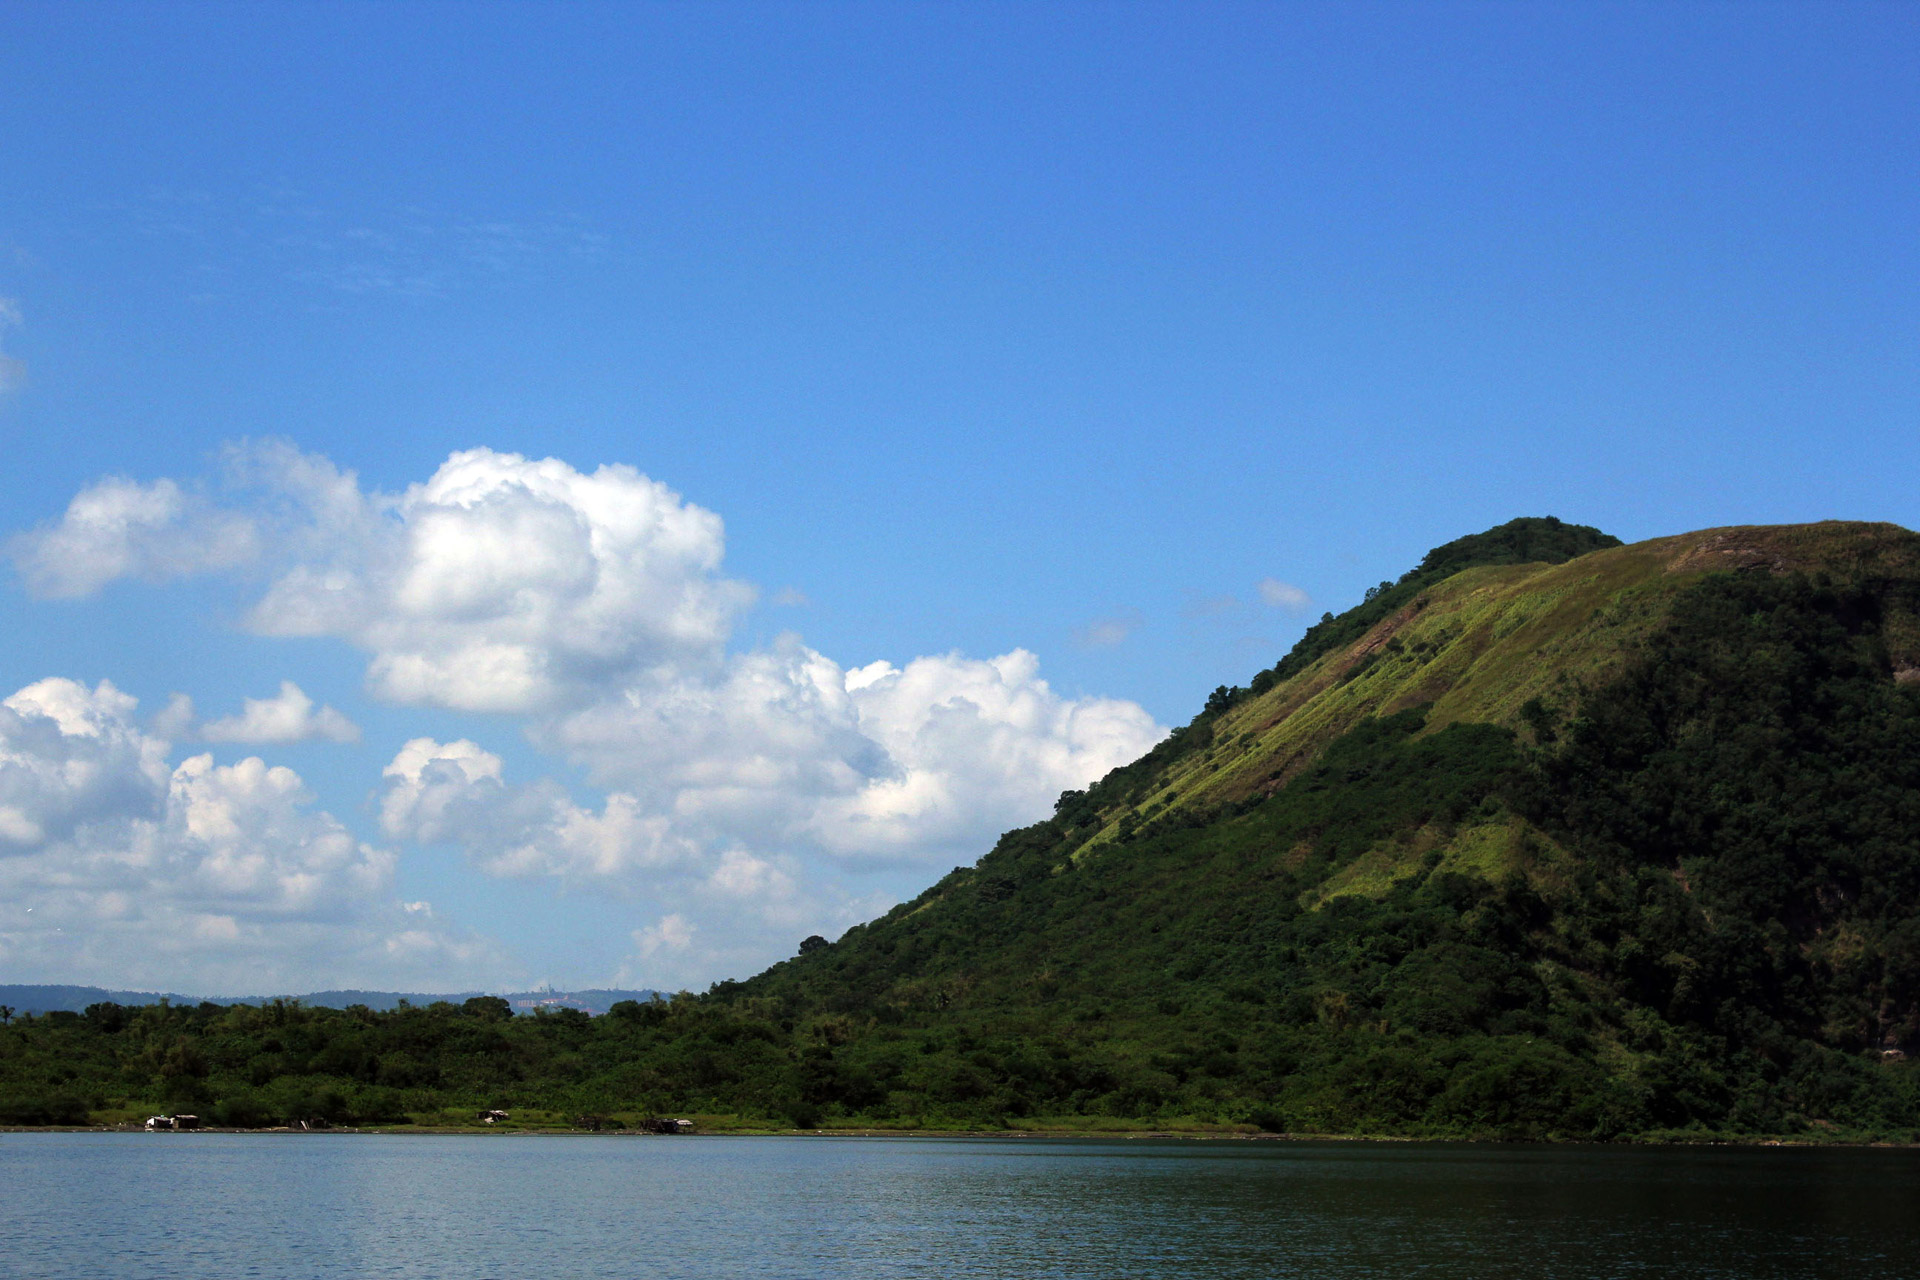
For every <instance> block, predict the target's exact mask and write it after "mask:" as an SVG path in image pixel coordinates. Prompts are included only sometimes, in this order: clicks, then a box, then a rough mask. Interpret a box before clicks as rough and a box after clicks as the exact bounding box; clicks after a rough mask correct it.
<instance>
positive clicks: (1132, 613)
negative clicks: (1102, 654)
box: [1073, 609, 1146, 649]
mask: <svg viewBox="0 0 1920 1280" xmlns="http://www.w3.org/2000/svg"><path fill="white" fill-rule="evenodd" d="M1145 622H1146V619H1145V618H1143V617H1141V616H1140V611H1139V610H1138V609H1125V610H1122V611H1121V612H1119V613H1116V614H1112V615H1110V616H1108V617H1105V618H1095V619H1094V620H1093V621H1092V622H1089V623H1088V624H1087V625H1086V626H1084V627H1081V628H1079V629H1078V630H1076V631H1075V632H1074V633H1073V641H1074V643H1075V644H1077V645H1079V646H1080V647H1081V648H1082V649H1111V648H1113V647H1114V646H1115V645H1119V644H1124V643H1125V642H1126V640H1127V638H1128V637H1129V636H1131V635H1132V634H1133V633H1134V632H1136V631H1138V630H1139V629H1140V628H1141V627H1142V626H1143V625H1144V624H1145Z"/></svg>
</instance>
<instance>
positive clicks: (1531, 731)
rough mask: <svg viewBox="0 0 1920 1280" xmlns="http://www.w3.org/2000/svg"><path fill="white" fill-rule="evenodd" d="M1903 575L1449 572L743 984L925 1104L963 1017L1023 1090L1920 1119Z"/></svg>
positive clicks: (1708, 535)
mask: <svg viewBox="0 0 1920 1280" xmlns="http://www.w3.org/2000/svg"><path fill="white" fill-rule="evenodd" d="M1495 532H1496V533H1498V532H1499V531H1495ZM1596 541H1597V539H1596ZM1916 588H1920V537H1916V536H1915V535H1913V534H1911V533H1909V532H1907V531H1905V530H1902V529H1898V528H1896V527H1893V526H1885V525H1859V524H1826V525H1814V526H1801V527H1791V528H1763V529H1725V530H1712V531H1707V532H1705V533H1700V534H1692V535H1686V536H1684V537H1679V538H1666V539H1659V540H1655V541H1652V542H1646V543H1641V544H1637V545H1635V546H1631V547H1620V546H1615V547H1601V548H1600V549H1597V550H1593V551H1590V552H1588V553H1586V554H1584V555H1579V556H1577V557H1574V558H1571V559H1566V560H1563V561H1562V562H1561V563H1558V564H1552V565H1541V564H1490V565H1473V564H1467V565H1463V566H1460V567H1457V568H1455V569H1454V571H1453V572H1452V573H1450V574H1449V575H1448V576H1445V577H1443V578H1440V579H1439V580H1437V581H1435V580H1431V579H1429V580H1425V581H1419V582H1417V583H1416V584H1415V585H1414V587H1413V589H1412V590H1404V591H1402V592H1401V594H1400V596H1399V598H1398V599H1395V600H1390V601H1389V602H1388V604H1389V607H1388V608H1385V609H1380V608H1377V607H1376V608H1374V609H1373V610H1372V611H1371V612H1372V613H1373V614H1374V617H1373V620H1372V621H1371V623H1370V624H1369V625H1368V626H1366V627H1365V628H1364V629H1362V630H1359V631H1358V633H1357V634H1352V635H1351V636H1350V637H1343V639H1342V642H1341V643H1339V644H1335V645H1322V646H1321V647H1320V651H1319V652H1317V653H1314V652H1311V651H1310V652H1309V654H1308V658H1307V660H1306V661H1304V662H1299V663H1295V664H1294V670H1293V673H1292V674H1290V675H1287V676H1285V677H1282V678H1276V679H1273V680H1271V681H1269V682H1266V687H1264V688H1261V687H1260V686H1261V683H1262V682H1260V681H1256V683H1255V686H1254V688H1255V689H1257V690H1258V692H1254V691H1253V690H1247V691H1222V693H1220V694H1216V696H1215V699H1214V702H1213V705H1212V708H1211V710H1210V711H1209V712H1207V713H1205V714H1203V715H1202V716H1201V717H1199V718H1198V719H1196V721H1195V722H1194V723H1193V724H1191V725H1189V726H1187V727H1186V728H1185V729H1184V730H1182V731H1180V733H1179V734H1177V735H1175V737H1174V738H1173V739H1171V740H1170V741H1169V742H1168V743H1165V744H1162V746H1161V747H1160V748H1157V749H1156V751H1155V752H1154V753H1153V755H1152V756H1150V757H1149V758H1148V759H1147V760H1145V761H1142V762H1140V763H1139V764H1136V765H1134V766H1129V767H1128V768H1127V769H1123V770H1119V771H1117V772H1116V774H1115V775H1114V776H1112V777H1110V778H1108V779H1107V780H1105V781H1103V782H1102V783H1101V784H1099V785H1096V786H1095V787H1093V788H1091V789H1089V791H1088V792H1086V793H1082V794H1069V795H1068V796H1065V797H1063V798H1062V802H1061V805H1060V808H1059V810H1058V812H1057V813H1056V816H1055V817H1054V819H1052V820H1051V821H1049V822H1046V823H1042V824H1039V825H1038V826H1035V827H1032V828H1028V829H1026V830H1023V831H1017V832H1013V833H1009V835H1008V836H1007V837H1005V838H1004V839H1003V840H1002V841H1001V842H1000V844H999V845H998V846H997V847H996V848H995V849H994V850H993V852H992V853H990V854H989V855H988V856H987V857H985V858H983V859H982V860H981V862H980V863H979V864H978V865H977V866H976V867H973V868H967V869H962V870H957V871H956V872H955V873H954V874H953V875H951V876H949V877H947V878H946V879H945V880H943V881H942V882H941V883H940V884H939V885H936V886H935V887H934V888H933V889H932V890H930V891H929V892H928V893H927V894H925V895H923V896H922V897H921V898H920V899H918V900H917V901H915V902H913V903H910V904H907V905H905V906H903V907H902V908H899V909H897V910H896V911H895V912H893V913H891V914H890V915H889V916H887V917H885V918H883V919H882V920H879V921H876V922H874V923H872V924H870V925H868V926H865V927H862V928H856V929H855V930H853V931H850V933H849V934H848V935H847V936H846V937H845V938H843V939H842V940H841V942H840V943H838V944H836V945H835V946H833V947H830V948H826V949H824V950H820V951H817V952H815V953H813V954H809V955H806V956H803V957H801V958H799V959H797V960H794V961H790V962H788V963H787V964H785V965H782V966H777V967H776V968H775V969H774V970H772V971H769V972H768V973H767V974H764V975H762V976H761V977H760V978H758V979H755V980H754V981H752V982H750V983H746V984H741V985H740V986H739V987H738V988H737V989H735V990H732V991H729V992H728V993H726V994H727V995H728V996H729V998H732V999H735V1000H738V1001H741V1002H753V1001H760V1002H765V1003H766V1006H767V1007H769V1008H777V1009H779V1010H780V1011H781V1013H782V1015H783V1017H785V1018H787V1019H788V1020H792V1019H793V1018H794V1016H795V1015H798V1018H799V1020H800V1021H801V1022H804V1021H805V1020H806V1019H807V1018H808V1017H811V1018H813V1019H814V1020H815V1021H816V1023H817V1024H818V1025H822V1026H826V1025H833V1026H835V1027H836V1028H837V1029H835V1030H832V1031H828V1032H823V1033H821V1034H823V1035H824V1036H825V1038H826V1040H827V1041H829V1042H831V1041H833V1040H835V1039H836V1038H838V1039H839V1040H840V1042H841V1043H840V1045H838V1046H831V1045H830V1047H832V1048H833V1053H834V1058H835V1060H836V1061H839V1060H846V1061H848V1062H850V1063H853V1064H855V1066H856V1077H857V1078H858V1079H861V1080H873V1081H876V1082H877V1083H876V1084H874V1085H873V1087H872V1088H871V1089H869V1090H868V1092H869V1093H874V1092H883V1093H886V1094H887V1095H888V1096H890V1097H895V1095H898V1096H897V1097H895V1101H896V1102H897V1103H901V1104H906V1103H909V1102H913V1103H918V1102H920V1101H921V1100H926V1101H927V1102H928V1103H929V1104H932V1105H937V1104H938V1103H939V1102H940V1100H942V1099H945V1100H949V1101H950V1100H951V1099H952V1098H953V1097H954V1096H955V1095H956V1092H957V1093H958V1094H960V1095H961V1096H965V1095H966V1094H967V1092H968V1089H967V1088H966V1087H958V1086H955V1085H954V1084H952V1083H951V1082H944V1083H943V1082H940V1081H931V1082H927V1081H924V1080H923V1079H922V1074H921V1073H918V1072H916V1071H915V1070H914V1069H913V1068H914V1064H912V1063H911V1062H908V1063H905V1064H904V1065H903V1064H902V1061H901V1055H899V1054H895V1053H893V1052H891V1051H890V1050H889V1049H887V1048H886V1046H888V1045H893V1046H899V1045H902V1044H907V1043H918V1044H919V1045H920V1051H923V1052H924V1051H925V1050H926V1046H927V1045H928V1044H933V1045H937V1046H939V1048H937V1049H935V1050H933V1051H932V1052H930V1053H927V1055H926V1056H929V1057H934V1058H937V1059H939V1060H941V1061H947V1060H949V1059H950V1058H951V1057H952V1055H953V1053H954V1052H956V1051H958V1049H959V1046H960V1045H961V1044H962V1043H963V1042H972V1043H975V1044H990V1045H994V1046H997V1047H996V1048H994V1049H990V1050H988V1051H986V1057H987V1058H988V1059H989V1060H992V1061H995V1062H998V1063H999V1064H1000V1065H999V1066H998V1067H997V1068H993V1069H989V1068H987V1067H985V1066H984V1065H982V1064H980V1063H976V1066H977V1067H979V1068H980V1069H981V1070H982V1071H983V1072H985V1075H984V1076H983V1078H984V1079H985V1080H988V1081H996V1080H997V1083H995V1084H994V1089H997V1090H998V1092H993V1091H992V1090H989V1096H991V1098H992V1105H993V1106H997V1107H1001V1108H1004V1109H1006V1110H1008V1111H1012V1112H1016V1113H1017V1112H1018V1111H1019V1110H1020V1109H1021V1108H1023V1107H1028V1108H1039V1109H1043V1110H1044V1109H1049V1108H1051V1109H1065V1110H1069V1111H1073V1112H1086V1111H1093V1112H1105V1113H1109V1114H1116V1115H1126V1114H1139V1113H1143V1112H1145V1113H1151V1112H1155V1111H1163V1112H1164V1111H1169V1110H1171V1111H1175V1112H1182V1113H1189V1114H1205V1113H1209V1112H1211V1113H1213V1114H1230V1113H1231V1112H1232V1111H1233V1110H1234V1109H1235V1108H1239V1109H1241V1111H1242V1112H1243V1114H1245V1115H1247V1116H1262V1117H1265V1118H1267V1119H1269V1120H1276V1121H1278V1122H1284V1123H1288V1124H1292V1125H1295V1126H1299V1127H1307V1128H1312V1129H1318V1130H1369V1129H1377V1130H1381V1131H1405V1132H1447V1131H1455V1132H1457V1131H1467V1132H1509V1133H1541V1134H1547V1133H1561V1134H1592V1135H1608V1134H1614V1133H1621V1132H1630V1131H1647V1130H1655V1129H1661V1128H1669V1127H1674V1128H1684V1127H1688V1126H1696V1127H1697V1126H1705V1127H1710V1128H1714V1129H1731V1130H1737V1131H1749V1132H1751V1131H1758V1130H1764V1131H1768V1132H1793V1131H1796V1130H1798V1129H1804V1128H1808V1127H1811V1128H1812V1129H1813V1130H1816V1131H1826V1130H1827V1128H1828V1127H1831V1126H1838V1127H1839V1128H1841V1129H1852V1130H1859V1129H1861V1128H1863V1127H1865V1128H1875V1127H1891V1128H1898V1127H1900V1126H1911V1125H1913V1124H1914V1123H1916V1119H1920V1117H1916V1114H1915V1111H1914V1106H1915V1089H1914V1079H1913V1075H1912V1073H1911V1071H1910V1070H1909V1069H1907V1068H1906V1066H1905V1065H1904V1060H1903V1055H1904V1054H1905V1053H1906V1052H1910V1051H1912V1050H1914V1049H1915V1048H1920V1045H1915V1044H1914V1040H1915V1036H1916V1031H1917V1030H1920V1010H1917V1009H1916V997H1917V993H1920V968H1917V967H1916V965H1915V957H1916V956H1920V950H1916V942H1917V941H1920V929H1917V928H1916V924H1915V907H1916V904H1917V903H1920V884H1916V881H1915V875H1916V871H1917V870H1920V689H1916V687H1915V685H1914V683H1913V678H1914V675H1915V673H1916V670H1920V643H1916V641H1917V639H1920V627H1916V618H1920V594H1916ZM1386 594H1387V593H1386V592H1381V593H1378V594H1377V595H1376V596H1375V598H1374V599H1373V600H1370V601H1368V602H1367V605H1363V606H1362V609H1366V608H1367V606H1368V605H1377V602H1378V600H1379V599H1380V598H1381V596H1384V595H1386ZM1331 629H1333V628H1330V630H1331ZM1314 639H1315V638H1314V637H1311V636H1310V637H1309V639H1308V641H1307V642H1303V646H1306V645H1308V644H1309V643H1310V642H1312V641H1313V640H1314ZM1286 666H1287V664H1286V663H1284V662H1283V663H1282V664H1281V669H1285V668H1286ZM834 1019H841V1020H843V1021H844V1022H845V1024H846V1025H845V1026H839V1025H838V1024H835V1023H833V1020H834ZM1035 1043H1041V1044H1046V1045H1047V1046H1048V1048H1047V1049H1046V1054H1047V1055H1048V1060H1049V1061H1052V1062H1055V1063H1058V1064H1067V1065H1070V1067H1071V1069H1070V1070H1067V1066H1066V1065H1063V1067H1062V1069H1063V1070H1066V1075H1065V1076H1064V1077H1061V1076H1058V1075H1056V1076H1043V1077H1042V1078H1043V1079H1044V1080H1045V1081H1046V1083H1044V1084H1043V1085H1041V1086H1040V1088H1039V1090H1038V1096H1036V1093H1035V1090H1034V1089H1032V1088H1030V1087H1028V1086H1026V1085H1022V1084H1020V1083H1019V1078H1020V1077H1019V1073H1018V1071H1017V1070H1015V1069H1013V1068H1012V1067H1010V1066H1008V1065H1007V1064H1008V1063H1009V1062H1012V1061H1015V1060H1017V1059H1018V1054H1019V1052H1021V1050H1019V1049H1016V1048H1014V1046H1027V1047H1028V1049H1027V1050H1026V1051H1028V1052H1030V1051H1031V1050H1030V1047H1031V1046H1032V1045H1033V1044H1035ZM979 1052H980V1051H979V1050H976V1051H975V1053H976V1056H977V1055H978V1053H979ZM995 1070H997V1071H998V1072H999V1075H998V1076H997V1077H996V1076H995V1074H994V1071H995ZM1076 1082H1077V1083H1076ZM902 1084H904V1085H906V1086H907V1087H905V1088H899V1087H897V1086H899V1085H902ZM1070 1084H1071V1085H1074V1086H1075V1087H1071V1088H1070V1087H1068V1086H1069V1085H1070ZM854 1093H855V1095H856V1096H860V1097H864V1095H862V1094H861V1091H860V1089H858V1088H856V1089H855V1090H854ZM815 1097H816V1099H817V1100H819V1101H820V1102H822V1103H823V1104H825V1105H832V1104H833V1103H834V1102H835V1101H836V1100H837V1101H840V1102H842V1103H843V1104H844V1102H845V1099H836V1098H835V1097H834V1095H833V1093H832V1090H831V1089H825V1090H816V1091H815Z"/></svg>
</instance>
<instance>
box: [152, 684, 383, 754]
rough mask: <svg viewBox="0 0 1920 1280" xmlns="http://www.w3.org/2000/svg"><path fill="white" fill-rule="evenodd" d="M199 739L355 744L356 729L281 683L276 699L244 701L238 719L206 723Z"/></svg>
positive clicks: (169, 712) (170, 712)
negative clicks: (312, 740)
mask: <svg viewBox="0 0 1920 1280" xmlns="http://www.w3.org/2000/svg"><path fill="white" fill-rule="evenodd" d="M186 708H187V713H188V715H189V716H191V714H192V703H191V702H189V703H187V704H186ZM173 711H174V709H173V706H172V704H170V705H169V707H168V710H167V711H165V712H162V713H161V714H162V716H172V715H173ZM156 723H158V722H156ZM167 723H168V724H169V725H171V724H173V723H174V720H172V719H169V720H168V721H167ZM189 723H190V721H189ZM200 736H201V737H202V738H204V739H205V740H206V741H208V742H244V743H286V742H306V741H309V740H311V739H315V738H318V739H321V740H323V741H326V742H358V741H360V728H359V726H358V725H356V724H354V723H353V721H351V720H349V719H347V718H346V717H345V716H344V715H342V714H340V713H339V712H338V711H335V710H334V709H333V708H332V707H319V708H317V709H316V707H315V706H314V702H313V699H312V698H310V697H308V696H307V695H306V693H305V692H304V691H302V689H301V688H300V686H299V685H297V684H295V683H294V682H293V681H291V680H282V681H281V682H280V692H279V693H278V694H277V695H276V696H274V697H271V698H248V699H246V701H245V703H244V707H243V709H242V711H241V713H240V714H239V715H237V716H225V717H222V718H221V719H219V720H212V721H209V722H208V723H207V724H205V725H204V726H202V727H201V730H200Z"/></svg>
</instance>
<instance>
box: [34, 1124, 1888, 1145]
mask: <svg viewBox="0 0 1920 1280" xmlns="http://www.w3.org/2000/svg"><path fill="white" fill-rule="evenodd" d="M149 1132H151V1133H153V1135H154V1136H155V1137H165V1138H169V1139H177V1138H182V1137H186V1138H191V1136H192V1135H194V1134H219V1135H222V1136H236V1135H237V1136H247V1137H297V1138H325V1137H334V1136H338V1137H390V1138H406V1137H448V1138H660V1139H667V1138H695V1139H698V1138H903V1139H921V1140H924V1139H929V1138H964V1139H969V1140H980V1139H997V1140H1004V1141H1010V1142H1017V1141H1026V1140H1039V1141H1043V1142H1046V1141H1051V1142H1057V1141H1062V1140H1068V1139H1080V1140H1084V1141H1089V1142H1119V1141H1123V1140H1124V1141H1140V1140H1148V1141H1158V1142H1170V1141H1172V1142H1257V1143H1294V1144H1301V1145H1306V1144H1325V1143H1377V1144H1382V1145H1395V1146H1411V1145H1438V1144H1448V1143H1451V1144H1458V1145H1465V1146H1524V1147H1543V1148H1544V1147H1609V1148H1614V1147H1617V1148H1638V1149H1647V1148H1655V1147H1672V1148H1682V1147H1686V1148H1697V1147H1727V1148H1792V1149H1799V1150H1810V1151H1812V1150H1819V1151H1829V1150H1878V1151H1920V1142H1887V1141H1879V1140H1876V1141H1872V1142H1866V1141H1861V1142H1849V1141H1845V1140H1843V1139H1831V1138H1829V1139H1808V1138H1794V1137H1771V1136H1767V1137H1763V1136H1755V1137H1751V1138H1738V1137H1725V1136H1716V1137H1701V1138H1693V1139H1689V1138H1684V1137H1675V1138H1658V1139H1654V1138H1649V1139H1632V1138H1629V1139H1622V1140H1618V1141H1612V1142H1599V1141H1577V1142H1558V1141H1552V1140H1547V1139H1530V1138H1499V1137H1412V1136H1407V1135H1400V1134H1355V1133H1240V1132H1232V1131H1196V1130H1185V1129H1038V1128H1036V1129H872V1128H847V1129H764V1128H752V1127H742V1128H738V1129H701V1130H697V1131H695V1132H692V1133H684V1134H661V1133H647V1132H643V1131H641V1130H638V1129H614V1130H600V1131H594V1130H589V1129H571V1128H559V1127H555V1128H541V1127H525V1128H522V1127H510V1128H497V1127H491V1126H485V1127H483V1126H478V1125H472V1126H463V1125H444V1126H443V1125H339V1126H335V1127H333V1128H327V1129H292V1128H288V1127H286V1126H284V1125H280V1126H273V1127H267V1128H259V1129H235V1128H222V1127H219V1126H216V1125H207V1126H204V1127H202V1128H199V1129H191V1130H185V1131H180V1132H174V1131H165V1130H161V1131H152V1130H148V1129H146V1128H144V1127H143V1126H142V1125H137V1124H118V1125H0V1135H5V1134H16V1133H65V1134H74V1133H93V1134H109V1133H125V1134H134V1133H140V1134H145V1133H149Z"/></svg>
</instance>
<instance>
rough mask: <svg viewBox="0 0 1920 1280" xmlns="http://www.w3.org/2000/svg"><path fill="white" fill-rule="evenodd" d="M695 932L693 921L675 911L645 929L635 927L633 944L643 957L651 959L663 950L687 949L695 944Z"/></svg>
mask: <svg viewBox="0 0 1920 1280" xmlns="http://www.w3.org/2000/svg"><path fill="white" fill-rule="evenodd" d="M695 932H696V930H695V928H694V926H693V924H692V922H691V921H689V920H688V919H687V918H686V917H685V916H683V915H681V914H680V913H679V912H677V911H675V912H671V913H669V914H667V915H664V916H661V917H660V919H659V920H657V921H655V922H654V923H653V924H650V925H648V926H647V927H646V928H644V929H635V930H634V931H633V944H634V946H635V947H636V948H638V949H639V952H640V955H641V957H642V958H644V959H651V958H653V957H654V956H655V955H657V954H658V953H660V952H662V951H685V950H686V949H687V948H688V947H691V946H692V945H693V935H694V933H695Z"/></svg>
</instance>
